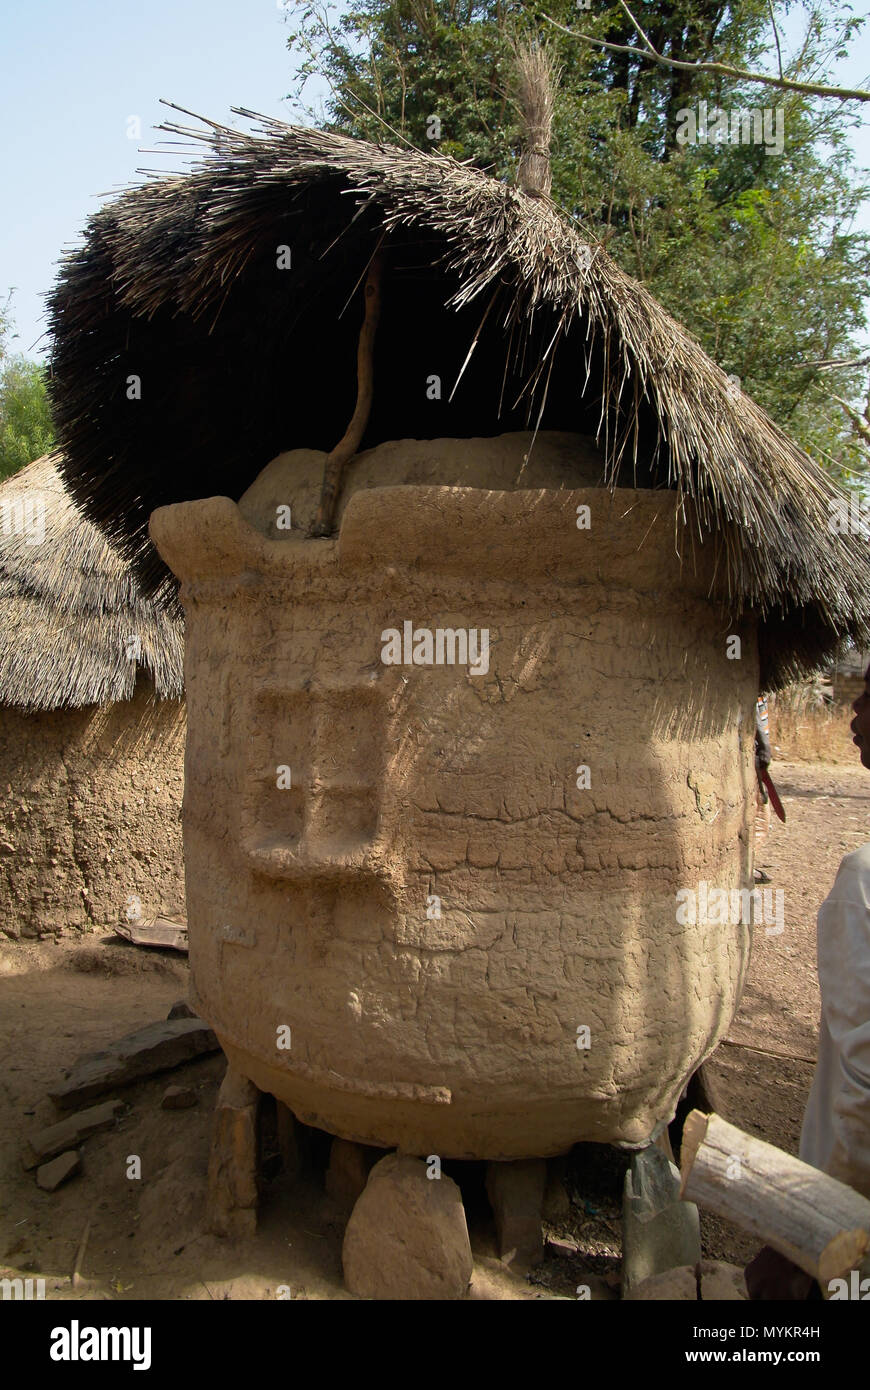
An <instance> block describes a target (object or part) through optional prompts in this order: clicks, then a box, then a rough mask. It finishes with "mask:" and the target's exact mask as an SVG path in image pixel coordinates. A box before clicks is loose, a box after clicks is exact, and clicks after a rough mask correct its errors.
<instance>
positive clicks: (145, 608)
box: [0, 455, 184, 710]
mask: <svg viewBox="0 0 870 1390" xmlns="http://www.w3.org/2000/svg"><path fill="white" fill-rule="evenodd" d="M58 463H59V458H58V456H57V455H48V456H47V457H45V458H41V459H37V460H36V462H35V463H31V464H29V465H28V467H27V468H24V469H22V470H21V472H20V473H16V474H15V475H14V476H13V477H12V478H8V479H7V480H6V481H5V482H4V483H3V484H2V486H0V703H2V704H5V705H18V706H21V707H23V708H25V709H35V710H50V709H60V708H76V707H78V706H81V705H101V704H106V703H110V702H115V701H118V700H129V699H130V698H131V697H132V695H133V690H134V687H135V685H136V681H137V678H138V676H139V675H140V674H141V673H142V672H147V673H148V674H149V675H150V676H151V678H152V679H153V682H154V689H155V693H156V694H157V695H158V696H159V697H162V698H178V697H180V696H181V694H182V692H183V684H184V674H183V666H184V634H183V629H182V623H181V619H180V616H179V614H178V612H177V611H173V610H172V609H171V608H168V607H167V605H166V603H165V602H161V601H155V600H154V599H150V598H146V597H145V596H144V595H143V594H142V592H141V589H140V587H139V584H138V583H137V581H136V578H135V576H134V575H133V574H132V573H131V571H130V567H129V565H128V564H126V563H125V562H124V560H122V558H121V556H120V555H119V554H118V552H117V550H115V549H114V547H113V546H111V545H110V544H109V543H108V541H107V540H106V538H105V536H104V535H103V533H102V532H101V531H100V530H98V528H97V527H96V526H94V525H93V524H92V523H91V522H89V521H86V520H85V518H84V517H83V516H82V514H81V512H80V511H79V510H78V508H77V507H76V506H75V505H74V504H73V502H72V501H71V499H70V497H69V494H68V493H67V490H66V488H65V487H64V483H63V479H62V478H61V476H60V473H59V472H58ZM136 639H138V641H137V640H136Z"/></svg>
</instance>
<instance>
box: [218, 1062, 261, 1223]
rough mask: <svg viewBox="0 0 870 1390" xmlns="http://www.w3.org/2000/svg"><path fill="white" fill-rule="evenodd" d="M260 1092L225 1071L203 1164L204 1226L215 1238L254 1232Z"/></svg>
mask: <svg viewBox="0 0 870 1390" xmlns="http://www.w3.org/2000/svg"><path fill="white" fill-rule="evenodd" d="M259 1103H260V1093H259V1091H258V1090H257V1088H256V1086H255V1085H254V1084H253V1082H252V1081H249V1080H248V1079H247V1077H245V1076H242V1075H240V1073H238V1072H236V1071H233V1069H232V1067H230V1068H228V1069H227V1074H226V1076H225V1077H224V1080H223V1083H222V1085H221V1088H220V1091H219V1092H218V1098H217V1105H216V1107H215V1114H214V1126H213V1129H212V1140H211V1156H210V1158H209V1164H208V1194H207V1198H206V1225H207V1227H208V1229H209V1230H210V1231H211V1232H212V1233H213V1234H214V1235H218V1236H234V1237H236V1238H243V1237H245V1236H250V1235H253V1234H254V1232H255V1231H256V1229H257V1197H258V1192H257V1117H258V1110H259Z"/></svg>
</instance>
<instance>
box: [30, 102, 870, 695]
mask: <svg viewBox="0 0 870 1390" xmlns="http://www.w3.org/2000/svg"><path fill="white" fill-rule="evenodd" d="M238 114H239V115H240V116H243V117H245V118H246V119H248V120H249V121H251V122H253V123H254V124H253V127H252V130H251V132H250V133H247V132H244V131H240V130H236V129H230V128H227V127H223V126H218V125H216V124H213V123H210V122H207V123H205V129H204V130H198V129H190V128H188V127H184V126H180V125H175V124H167V125H166V126H165V127H163V128H164V129H165V130H169V131H172V132H174V133H176V134H180V135H181V136H182V137H183V139H184V140H185V141H187V142H190V141H191V140H201V141H205V142H206V155H205V158H204V159H203V160H202V161H201V163H200V164H199V165H198V166H196V167H195V168H194V169H193V170H192V171H191V172H190V173H188V174H185V175H172V176H158V177H156V178H154V179H152V180H151V181H149V182H146V183H145V184H143V185H140V186H138V187H136V188H134V189H131V190H129V191H127V192H125V193H123V194H121V195H120V196H119V197H118V198H117V199H116V200H115V201H113V202H112V203H111V204H109V205H108V206H106V207H104V208H102V209H101V210H100V211H99V212H97V213H96V214H95V215H94V216H93V217H92V218H91V220H90V222H89V223H88V226H87V229H86V233H85V240H84V245H83V246H82V247H81V248H79V249H77V250H75V251H73V252H71V253H70V254H69V255H68V256H67V258H66V260H65V262H64V264H63V266H62V269H61V272H60V276H59V280H58V284H57V286H56V288H55V290H54V293H53V297H52V300H51V309H50V313H51V327H52V332H53V337H54V345H55V347H54V361H53V368H54V402H55V412H56V419H57V425H58V429H59V433H60V439H61V442H62V445H63V450H64V462H63V465H62V466H63V471H64V474H65V477H66V479H67V481H68V484H69V487H70V489H71V491H72V492H73V494H74V495H75V497H76V498H77V499H78V500H79V501H80V502H81V504H82V505H83V506H84V507H85V509H86V511H87V513H88V515H89V516H90V517H91V519H92V520H93V521H95V522H96V523H97V524H99V525H101V526H103V527H105V528H106V530H107V532H108V533H109V534H110V535H112V536H113V537H114V538H115V539H116V540H117V541H118V543H119V544H120V545H121V546H122V547H123V548H124V549H125V553H126V554H127V555H129V556H130V558H131V559H132V560H134V561H135V562H136V563H137V564H138V565H139V569H140V573H141V575H142V578H143V583H144V584H145V585H146V587H148V588H150V589H156V588H158V587H159V586H160V585H162V584H165V583H166V582H167V574H166V571H165V570H164V569H163V567H162V566H161V562H160V561H159V558H158V557H157V556H156V554H155V552H154V551H153V549H151V548H150V547H149V546H148V543H147V523H148V516H149V514H150V512H151V511H152V510H153V509H154V508H155V507H157V506H159V505H162V504H165V503H169V502H173V501H181V500H185V499H189V498H193V497H202V496H207V495H215V494H223V495H228V496H230V497H234V498H238V497H239V496H240V495H241V493H242V492H243V491H244V490H245V488H246V487H247V486H248V485H249V483H250V482H251V481H252V480H253V478H254V477H255V476H256V474H257V473H258V472H259V471H260V470H261V469H262V468H263V467H264V466H265V464H266V463H267V462H268V461H269V460H270V459H271V458H273V457H274V456H275V455H276V454H278V453H279V452H281V451H282V450H283V449H287V448H296V447H305V446H307V447H312V448H319V449H326V450H328V449H331V448H332V447H333V446H334V444H335V443H336V442H337V440H338V438H339V437H340V436H341V434H342V432H343V430H344V426H345V424H346V423H347V421H348V420H349V419H350V416H351V413H352V410H353V406H354V399H355V392H356V348H357V335H358V332H359V323H360V289H359V286H360V282H361V279H362V278H363V277H364V276H365V272H366V267H367V265H368V264H369V261H370V259H371V257H372V255H373V252H374V250H375V248H376V246H378V244H379V243H380V242H381V241H382V239H383V245H384V250H385V267H386V268H385V273H384V284H383V304H382V308H381V320H380V325H379V328H378V336H377V342H376V348H375V393H374V404H373V408H372V412H371V416H370V419H369V423H368V428H367V431H366V434H365V436H364V438H363V442H362V447H363V448H368V447H370V446H372V445H374V444H377V443H380V442H382V441H383V440H385V439H402V438H406V437H416V438H420V437H425V438H436V437H444V436H448V437H449V436H471V435H487V434H491V435H495V434H500V433H503V432H504V431H506V430H511V429H524V428H529V426H530V424H531V426H533V427H534V426H537V425H540V426H541V427H542V428H546V429H558V430H572V431H576V432H578V433H584V434H597V436H598V438H599V442H600V445H601V448H602V452H603V457H604V465H603V477H602V481H603V482H604V483H606V484H608V485H611V486H639V487H667V488H671V489H675V490H676V491H677V492H678V493H679V495H680V498H681V501H682V504H683V505H682V508H681V516H682V517H683V518H684V521H683V523H682V524H681V528H680V534H679V535H678V536H677V538H676V541H677V545H678V548H679V550H680V553H681V554H683V555H685V556H686V558H687V561H688V562H689V563H691V555H692V550H693V547H695V546H697V545H698V544H705V545H707V544H710V545H713V546H714V548H715V549H716V552H717V555H718V556H719V558H720V561H721V563H720V565H719V570H718V572H719V574H720V575H721V580H722V590H723V592H724V593H725V594H726V596H727V598H728V600H729V602H730V608H731V614H732V616H733V618H734V619H736V618H737V617H738V616H739V615H740V613H741V612H743V611H745V610H746V609H754V610H756V611H757V612H758V613H759V614H760V615H761V617H762V620H763V621H762V626H761V646H762V661H763V679H764V681H765V683H766V684H767V685H768V686H773V685H776V684H778V683H780V682H782V681H784V680H786V679H787V678H789V677H792V676H795V675H797V674H800V673H801V672H802V671H805V670H807V669H809V668H812V667H814V666H816V665H818V663H819V662H820V661H822V660H824V659H825V658H826V657H828V656H829V655H831V654H832V653H833V651H834V650H835V649H836V648H837V646H838V643H839V641H840V639H842V638H846V637H851V638H852V639H853V640H854V641H855V642H857V643H858V644H859V645H866V644H867V643H868V642H870V602H868V586H867V583H866V560H867V554H866V547H865V544H864V542H863V540H862V538H860V537H855V536H839V535H838V536H832V535H831V533H830V530H829V524H828V522H829V515H830V511H829V504H830V501H831V499H832V498H833V497H835V496H836V495H837V490H836V488H835V487H834V485H833V484H832V482H831V481H830V479H829V478H828V477H827V476H826V475H825V473H824V472H823V471H822V470H821V469H820V468H819V467H818V466H817V465H816V464H814V463H813V462H812V461H811V460H810V459H809V458H808V457H807V455H806V454H805V453H804V452H803V451H802V450H801V449H799V448H798V447H797V445H796V444H795V443H794V442H793V441H792V440H790V439H789V438H788V436H787V435H786V434H784V433H783V431H782V430H781V429H779V428H778V427H777V426H776V424H774V422H773V421H772V420H771V419H770V418H769V416H767V415H766V414H765V412H764V411H763V410H761V409H760V408H759V407H758V406H757V405H756V404H755V403H754V402H753V401H752V400H750V399H749V398H748V397H747V396H746V395H745V394H743V393H742V392H741V391H740V389H739V387H737V386H735V385H734V383H732V382H731V381H730V380H729V378H728V377H727V376H726V374H725V372H724V371H723V370H721V369H720V368H719V367H718V366H717V365H716V364H715V363H714V362H712V361H711V360H710V358H709V357H707V356H706V354H705V353H704V352H703V350H702V349H701V348H700V346H699V345H698V343H697V342H696V341H695V340H694V339H693V338H692V337H691V335H690V334H689V333H688V332H687V331H686V330H685V329H683V328H682V327H681V326H680V325H679V324H678V323H676V322H675V321H674V319H672V318H671V317H670V316H669V315H668V314H667V313H666V312H665V310H664V309H663V308H662V307H661V306H660V305H659V304H658V303H657V301H656V300H655V299H654V298H653V296H652V295H651V294H650V293H649V292H648V291H647V290H646V289H645V288H644V287H643V286H642V285H640V284H638V283H636V282H635V281H634V280H632V279H631V278H630V277H629V276H628V275H626V274H625V273H624V272H623V271H622V270H620V268H619V267H618V266H617V265H616V264H615V262H614V261H612V260H611V259H610V257H608V255H607V254H606V253H605V252H604V250H603V249H602V248H601V247H600V246H599V245H598V244H597V243H596V241H595V240H594V237H592V236H591V235H588V234H587V233H586V232H585V231H584V230H583V229H581V228H578V227H576V226H575V225H573V224H572V222H571V221H570V219H568V218H567V217H566V216H565V215H564V214H563V213H561V212H560V211H559V210H558V209H557V208H556V207H555V206H554V205H553V204H552V203H551V202H550V200H549V199H548V198H546V197H530V196H528V195H526V194H524V193H523V192H521V191H519V190H518V189H516V188H513V187H509V186H507V185H505V184H503V183H500V182H497V181H495V180H494V179H492V178H489V177H487V176H486V175H485V174H483V173H481V172H480V171H479V170H477V169H475V168H472V167H469V166H467V165H460V164H458V163H456V162H455V161H454V160H452V159H449V158H446V157H444V156H442V155H439V154H437V153H431V154H430V153H422V152H420V151H417V150H415V149H411V148H401V149H400V148H396V147H392V146H374V145H371V144H366V143H363V142H360V141H356V140H351V139H349V138H346V137H342V136H339V135H334V134H327V133H323V132H319V131H315V130H307V129H296V128H291V127H288V126H285V125H283V124H281V123H280V122H276V121H272V120H269V119H266V118H263V117H257V116H255V115H254V113H251V112H246V111H239V112H238ZM282 247H283V248H285V251H284V253H283V258H284V264H285V266H286V261H287V257H286V248H289V250H290V253H291V264H290V268H289V269H288V268H283V269H282V268H279V262H280V260H281V257H282V252H281V248H282ZM472 347H473V349H474V350H473V352H472V353H471V357H470V360H469V358H468V354H469V351H470V350H471V349H472ZM433 375H437V376H439V377H440V379H441V382H442V387H443V389H442V396H441V399H438V400H430V399H428V397H427V390H426V385H427V381H428V380H429V379H430V378H431V377H432V376H433ZM131 377H136V378H138V380H139V381H140V383H141V399H139V400H130V399H128V386H127V383H128V379H129V378H131ZM457 378H460V380H459V382H458V386H457V387H456V389H455V392H454V391H453V389H452V388H453V387H454V383H455V382H456V380H457Z"/></svg>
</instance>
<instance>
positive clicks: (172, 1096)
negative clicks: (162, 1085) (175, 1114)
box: [160, 1086, 198, 1110]
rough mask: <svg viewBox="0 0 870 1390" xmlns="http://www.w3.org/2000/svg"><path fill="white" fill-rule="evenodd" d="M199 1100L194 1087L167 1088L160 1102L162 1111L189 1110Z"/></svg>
mask: <svg viewBox="0 0 870 1390" xmlns="http://www.w3.org/2000/svg"><path fill="white" fill-rule="evenodd" d="M197 1100H198V1097H197V1094H196V1091H195V1090H194V1089H193V1087H192V1086H167V1087H166V1090H165V1091H164V1092H163V1099H162V1100H161V1102H160V1108H161V1110H189V1109H190V1108H191V1106H193V1105H196V1103H197Z"/></svg>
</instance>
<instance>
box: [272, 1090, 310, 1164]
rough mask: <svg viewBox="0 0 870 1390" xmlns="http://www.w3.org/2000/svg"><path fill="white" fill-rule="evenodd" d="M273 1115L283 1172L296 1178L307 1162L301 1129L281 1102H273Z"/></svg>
mask: <svg viewBox="0 0 870 1390" xmlns="http://www.w3.org/2000/svg"><path fill="white" fill-rule="evenodd" d="M275 1114H276V1120H277V1128H278V1148H279V1150H280V1153H281V1161H282V1163H283V1165H284V1172H285V1173H287V1174H288V1175H289V1176H290V1177H292V1178H298V1177H299V1175H300V1173H302V1172H304V1170H305V1168H306V1167H307V1166H308V1160H309V1154H308V1145H307V1143H306V1141H305V1134H304V1131H303V1127H302V1126H301V1125H300V1124H299V1121H298V1120H297V1119H296V1116H295V1115H294V1114H293V1111H292V1110H291V1109H290V1108H289V1106H286V1105H285V1104H284V1103H283V1101H280V1100H276V1101H275Z"/></svg>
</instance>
